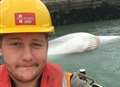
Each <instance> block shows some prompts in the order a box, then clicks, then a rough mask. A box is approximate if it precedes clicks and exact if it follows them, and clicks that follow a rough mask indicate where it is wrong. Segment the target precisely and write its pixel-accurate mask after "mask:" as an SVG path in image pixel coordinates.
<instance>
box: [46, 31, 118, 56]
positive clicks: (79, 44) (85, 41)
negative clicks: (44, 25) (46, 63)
mask: <svg viewBox="0 0 120 87" xmlns="http://www.w3.org/2000/svg"><path fill="white" fill-rule="evenodd" d="M118 38H120V36H96V35H93V34H90V33H85V32H77V33H70V34H67V35H63V36H61V37H58V38H56V39H53V40H50V41H49V49H48V55H61V54H70V53H82V52H86V51H90V50H93V49H96V48H98V47H100V46H101V45H103V44H106V43H109V42H111V41H113V40H116V39H118Z"/></svg>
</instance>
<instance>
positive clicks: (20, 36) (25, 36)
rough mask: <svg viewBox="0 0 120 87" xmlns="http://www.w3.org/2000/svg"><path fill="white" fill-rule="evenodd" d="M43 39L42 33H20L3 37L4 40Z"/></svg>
mask: <svg viewBox="0 0 120 87" xmlns="http://www.w3.org/2000/svg"><path fill="white" fill-rule="evenodd" d="M44 37H45V34H43V33H21V34H6V35H4V36H3V38H5V39H12V40H16V39H28V38H29V39H35V38H37V39H42V38H44Z"/></svg>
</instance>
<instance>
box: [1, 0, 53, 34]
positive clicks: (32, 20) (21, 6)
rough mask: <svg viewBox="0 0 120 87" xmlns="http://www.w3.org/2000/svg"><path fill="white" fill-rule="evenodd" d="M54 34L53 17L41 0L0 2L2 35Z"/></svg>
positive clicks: (7, 0)
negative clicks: (25, 33)
mask: <svg viewBox="0 0 120 87" xmlns="http://www.w3.org/2000/svg"><path fill="white" fill-rule="evenodd" d="M24 32H48V33H51V32H54V27H53V26H52V22H51V17H50V14H49V12H48V9H47V8H46V6H45V5H44V4H43V3H42V1H40V0H0V34H7V33H24Z"/></svg>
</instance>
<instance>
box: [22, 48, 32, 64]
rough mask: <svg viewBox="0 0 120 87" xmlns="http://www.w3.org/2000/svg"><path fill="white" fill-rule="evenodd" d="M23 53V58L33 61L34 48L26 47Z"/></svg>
mask: <svg viewBox="0 0 120 87" xmlns="http://www.w3.org/2000/svg"><path fill="white" fill-rule="evenodd" d="M22 53H23V56H22V58H23V60H24V61H27V62H29V61H32V50H31V48H30V47H24V49H23V52H22Z"/></svg>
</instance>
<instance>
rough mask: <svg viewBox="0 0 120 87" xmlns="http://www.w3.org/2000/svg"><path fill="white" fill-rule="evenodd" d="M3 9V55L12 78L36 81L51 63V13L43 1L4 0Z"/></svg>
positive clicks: (0, 20) (0, 31)
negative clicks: (48, 57)
mask: <svg viewBox="0 0 120 87" xmlns="http://www.w3.org/2000/svg"><path fill="white" fill-rule="evenodd" d="M0 10H1V14H0V36H1V38H0V46H1V53H2V56H3V58H4V62H5V63H6V65H7V68H8V71H9V73H10V76H11V77H13V78H15V79H16V80H20V81H23V82H25V81H29V80H33V79H34V78H36V77H37V76H38V75H39V74H40V73H42V71H43V68H44V67H45V65H46V62H47V50H48V35H49V33H52V32H53V31H54V27H53V26H52V23H51V18H50V14H49V12H48V10H47V8H46V6H45V5H44V4H43V3H42V2H41V1H40V0H1V1H0Z"/></svg>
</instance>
